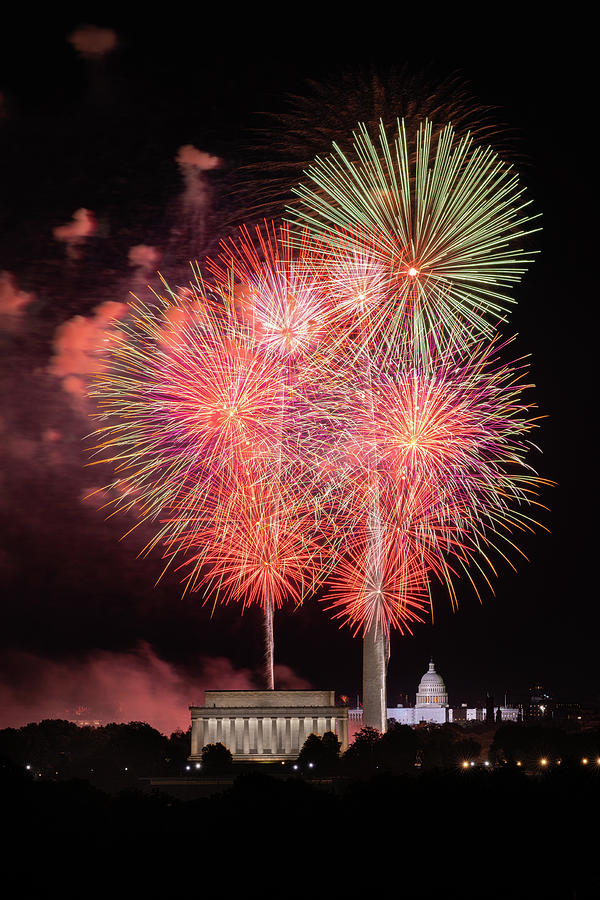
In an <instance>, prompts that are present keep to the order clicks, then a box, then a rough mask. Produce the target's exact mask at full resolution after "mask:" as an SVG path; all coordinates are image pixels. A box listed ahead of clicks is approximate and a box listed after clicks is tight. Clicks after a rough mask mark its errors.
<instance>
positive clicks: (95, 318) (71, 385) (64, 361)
mask: <svg viewBox="0 0 600 900" xmlns="http://www.w3.org/2000/svg"><path fill="white" fill-rule="evenodd" d="M127 312H128V306H127V304H126V303H117V302H116V301H114V300H107V301H105V302H104V303H101V304H100V305H99V306H97V307H96V308H95V310H94V313H93V315H92V316H74V317H73V318H72V319H68V320H67V321H66V322H63V323H62V325H59V326H58V328H57V329H56V333H55V336H54V355H53V357H52V359H51V360H50V365H49V367H48V371H49V372H50V374H52V375H56V376H58V377H59V378H62V385H63V388H64V390H65V391H67V393H69V394H71V395H72V396H73V397H75V398H77V400H78V402H81V401H82V400H83V398H84V396H85V395H86V378H87V377H89V376H90V375H95V374H96V373H98V372H101V371H102V369H103V361H102V352H103V351H105V350H108V349H109V347H110V345H111V343H112V341H113V340H114V338H115V336H116V334H117V330H116V328H115V324H114V320H115V319H121V318H123V316H125V315H127Z"/></svg>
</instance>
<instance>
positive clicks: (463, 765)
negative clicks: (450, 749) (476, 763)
mask: <svg viewBox="0 0 600 900" xmlns="http://www.w3.org/2000/svg"><path fill="white" fill-rule="evenodd" d="M462 767H463V769H468V768H469V763H468V762H467V761H466V759H465V761H464V762H463V764H462Z"/></svg>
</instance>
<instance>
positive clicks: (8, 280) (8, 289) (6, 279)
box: [0, 272, 33, 330]
mask: <svg viewBox="0 0 600 900" xmlns="http://www.w3.org/2000/svg"><path fill="white" fill-rule="evenodd" d="M32 300H33V294H27V293H26V292H25V291H20V290H19V288H18V287H17V282H16V280H15V277H14V275H12V274H11V273H10V272H0V318H2V319H3V320H5V321H4V323H3V324H4V326H5V327H6V328H8V329H9V330H10V329H11V327H12V325H13V323H14V319H15V318H16V317H17V316H20V315H21V313H22V312H23V310H24V309H25V307H26V306H27V305H28V304H29V303H31V301H32Z"/></svg>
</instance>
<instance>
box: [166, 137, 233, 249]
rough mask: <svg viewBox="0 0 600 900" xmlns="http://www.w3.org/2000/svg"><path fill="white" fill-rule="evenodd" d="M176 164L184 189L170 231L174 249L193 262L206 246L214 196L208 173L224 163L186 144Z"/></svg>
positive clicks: (180, 151) (216, 157)
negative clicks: (208, 216)
mask: <svg viewBox="0 0 600 900" xmlns="http://www.w3.org/2000/svg"><path fill="white" fill-rule="evenodd" d="M175 162H176V163H178V165H179V169H180V171H181V174H182V176H183V181H184V190H183V194H182V195H181V197H180V200H179V203H178V204H177V209H176V212H175V217H176V221H175V223H174V225H173V226H172V228H171V247H172V249H174V250H175V251H176V253H177V255H178V257H180V258H181V260H182V261H183V260H184V259H185V260H189V259H194V258H195V257H196V256H198V255H199V254H200V253H201V251H202V249H203V247H204V244H205V240H206V223H207V215H208V212H209V208H210V196H211V195H210V185H209V182H208V181H207V178H206V174H205V173H206V172H209V171H211V170H213V169H216V168H218V167H219V166H220V165H221V160H220V159H219V157H218V156H211V155H210V154H209V153H206V152H205V151H204V150H198V149H197V148H196V147H194V146H193V145H192V144H184V145H183V146H182V147H180V148H179V150H178V152H177V156H176V157H175Z"/></svg>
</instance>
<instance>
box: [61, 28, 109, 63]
mask: <svg viewBox="0 0 600 900" xmlns="http://www.w3.org/2000/svg"><path fill="white" fill-rule="evenodd" d="M67 40H68V42H69V43H70V44H71V45H72V46H73V47H74V48H75V50H77V52H78V53H79V54H80V55H81V56H83V57H84V59H97V58H98V57H100V56H104V55H105V54H107V53H110V52H111V51H112V50H114V49H115V47H116V46H117V44H118V39H117V35H116V33H115V32H114V31H113V30H112V28H100V27H99V26H98V25H81V26H80V27H79V28H76V29H75V31H73V32H71V34H70V35H69V37H68V38H67Z"/></svg>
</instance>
